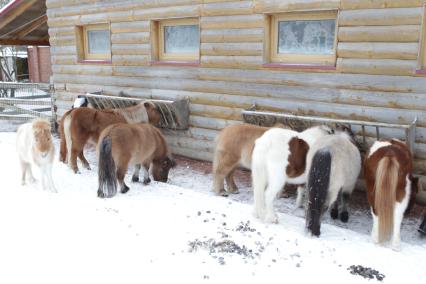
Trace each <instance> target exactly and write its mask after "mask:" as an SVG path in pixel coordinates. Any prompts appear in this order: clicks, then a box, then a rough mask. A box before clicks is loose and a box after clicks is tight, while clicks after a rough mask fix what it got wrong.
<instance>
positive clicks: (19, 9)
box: [0, 0, 37, 30]
mask: <svg viewBox="0 0 426 284" xmlns="http://www.w3.org/2000/svg"><path fill="white" fill-rule="evenodd" d="M36 2H37V0H27V1H22V2H21V1H20V2H16V3H14V4H12V5H13V6H11V8H10V11H9V12H8V13H6V14H5V16H3V17H2V18H1V21H0V30H1V29H2V28H4V27H5V26H7V25H8V24H9V23H10V22H12V21H13V20H14V19H16V18H17V17H18V16H19V15H21V14H22V13H23V12H25V11H26V10H27V9H28V8H30V7H31V6H32V5H34V3H36ZM15 4H17V5H15Z"/></svg>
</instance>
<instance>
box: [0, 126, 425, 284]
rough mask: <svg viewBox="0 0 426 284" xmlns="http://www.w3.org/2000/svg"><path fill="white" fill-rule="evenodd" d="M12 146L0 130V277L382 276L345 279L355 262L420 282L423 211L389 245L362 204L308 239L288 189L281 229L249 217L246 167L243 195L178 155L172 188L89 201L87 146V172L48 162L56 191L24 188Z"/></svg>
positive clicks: (92, 176)
mask: <svg viewBox="0 0 426 284" xmlns="http://www.w3.org/2000/svg"><path fill="white" fill-rule="evenodd" d="M56 142H57V141H56ZM14 145H15V134H14V133H6V132H0V157H1V160H0V172H1V179H2V183H1V187H0V192H1V198H0V230H1V231H0V271H1V273H0V283H163V282H166V281H168V282H173V283H181V282H184V281H185V282H186V283H200V282H203V281H204V282H206V283H219V282H223V281H226V282H231V281H235V280H236V281H239V282H241V283H243V282H252V281H259V280H271V281H274V282H281V281H282V282H285V281H286V280H290V281H302V282H301V283H304V282H303V281H310V282H312V281H315V282H317V281H318V280H320V281H321V280H324V281H325V280H329V281H330V280H331V281H332V283H334V282H337V281H339V282H340V283H363V282H371V281H372V282H376V281H377V280H375V279H373V280H367V279H364V278H362V277H361V276H358V275H352V274H350V273H349V271H348V270H347V269H348V267H350V266H351V265H363V266H365V267H371V268H374V269H376V270H378V271H379V272H380V273H382V274H384V275H385V278H384V283H401V282H403V281H404V282H405V283H424V281H425V279H426V264H425V259H426V239H425V238H420V237H419V235H418V233H417V232H416V230H417V227H418V225H419V222H420V220H419V215H420V213H421V210H422V208H416V212H420V213H417V214H414V215H412V216H411V217H409V218H407V219H406V220H405V221H404V225H403V231H402V239H403V243H402V248H401V251H400V252H395V251H393V250H391V249H389V248H386V247H382V246H377V245H374V244H373V243H372V242H371V240H370V237H369V231H370V228H371V221H370V216H369V213H368V210H367V208H366V206H365V205H353V206H352V207H351V209H352V210H351V211H350V214H351V217H350V222H349V223H348V224H344V225H342V224H341V223H340V222H334V221H333V220H330V219H329V218H328V217H327V218H326V220H325V223H326V224H323V226H322V228H321V229H322V235H321V237H320V238H311V237H308V236H306V235H305V233H304V219H303V211H302V210H298V211H295V212H292V206H293V204H294V197H293V196H291V197H290V198H288V199H280V200H277V202H276V206H277V209H279V211H280V212H282V213H280V215H279V217H280V220H279V221H280V222H279V224H277V225H275V224H274V225H266V224H263V223H261V222H259V221H258V220H256V219H254V218H252V215H251V210H252V206H251V204H252V197H251V192H250V187H249V182H248V178H247V177H248V175H247V173H239V175H238V177H239V181H238V184H239V185H240V186H241V187H242V188H241V189H240V190H241V193H240V194H238V195H233V196H231V197H230V198H223V197H216V196H214V195H213V194H212V193H211V191H210V184H211V174H210V173H209V170H208V166H209V165H208V164H207V163H204V164H203V163H194V162H193V161H190V160H185V159H179V160H178V167H177V168H176V169H174V170H172V172H171V178H170V181H169V183H168V184H162V183H155V182H153V183H152V184H150V185H149V186H143V185H142V184H140V183H138V184H131V183H130V182H129V184H130V186H131V190H130V191H129V193H128V194H126V195H122V194H118V195H117V196H116V197H114V198H112V199H108V200H102V199H99V198H97V197H96V187H97V175H96V157H95V155H94V152H93V149H89V153H88V155H87V156H88V158H89V162H90V163H91V164H92V166H93V170H92V171H87V170H85V169H81V171H82V174H80V175H75V174H73V173H72V172H71V170H69V169H68V168H67V166H65V165H64V164H61V163H59V162H57V159H55V166H54V170H53V177H54V181H55V184H56V186H57V188H58V191H59V193H58V194H52V193H49V192H45V191H42V190H40V189H39V188H38V186H37V184H33V185H27V186H21V185H20V178H19V168H18V160H17V156H16V152H15V146H14ZM197 165H198V166H199V167H198V166H197ZM127 179H128V180H129V179H130V176H128V177H127ZM305 283H306V282H305Z"/></svg>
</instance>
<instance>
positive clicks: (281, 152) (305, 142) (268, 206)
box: [252, 126, 332, 223]
mask: <svg viewBox="0 0 426 284" xmlns="http://www.w3.org/2000/svg"><path fill="white" fill-rule="evenodd" d="M331 132H332V131H331V129H330V128H329V127H327V126H316V127H311V128H309V129H307V130H305V131H303V132H301V133H299V132H296V131H293V130H289V129H280V128H272V129H270V130H268V131H266V132H265V133H264V134H263V135H262V136H261V137H260V138H258V139H257V140H256V142H255V147H254V150H253V156H252V180H253V192H254V207H255V208H254V214H255V216H256V217H258V218H260V219H263V220H264V221H265V222H271V223H276V222H277V221H278V219H277V216H276V214H275V211H274V206H273V202H274V200H275V198H276V196H277V193H278V192H280V190H281V189H282V188H283V186H284V185H285V184H286V183H289V184H303V183H305V182H306V173H305V168H306V155H307V152H308V150H309V148H310V147H311V146H312V145H313V144H314V143H315V141H316V140H317V139H319V138H320V137H322V136H325V135H329V134H330V133H331Z"/></svg>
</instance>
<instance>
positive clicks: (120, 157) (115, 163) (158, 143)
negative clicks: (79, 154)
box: [97, 123, 175, 198]
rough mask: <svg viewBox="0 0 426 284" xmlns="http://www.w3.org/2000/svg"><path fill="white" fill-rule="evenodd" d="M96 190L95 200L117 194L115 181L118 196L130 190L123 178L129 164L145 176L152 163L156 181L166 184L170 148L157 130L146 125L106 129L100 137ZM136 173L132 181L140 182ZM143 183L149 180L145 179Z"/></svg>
mask: <svg viewBox="0 0 426 284" xmlns="http://www.w3.org/2000/svg"><path fill="white" fill-rule="evenodd" d="M97 149H98V153H99V170H98V176H99V188H98V197H101V198H105V197H113V196H114V195H115V194H116V193H117V182H116V181H117V179H118V183H119V184H120V192H121V193H126V192H127V191H129V187H128V186H127V185H126V184H125V183H124V176H125V174H126V172H127V168H128V166H129V164H133V165H143V166H144V170H145V174H147V172H148V168H149V165H150V164H151V163H152V175H153V178H154V180H155V181H161V182H167V179H168V175H169V170H170V168H172V167H174V166H175V162H174V161H173V159H172V158H171V153H170V150H169V147H168V146H167V143H166V140H165V139H164V136H163V135H162V134H161V132H160V130H158V129H157V128H155V127H154V126H152V125H150V124H147V123H138V124H127V123H117V124H114V125H111V126H108V127H107V128H105V130H104V131H102V133H101V135H100V137H99V143H98V146H97ZM139 169H140V167H139V166H137V167H135V171H134V174H133V177H132V181H137V180H139ZM144 180H145V182H149V177H148V178H147V176H146V175H145V179H144Z"/></svg>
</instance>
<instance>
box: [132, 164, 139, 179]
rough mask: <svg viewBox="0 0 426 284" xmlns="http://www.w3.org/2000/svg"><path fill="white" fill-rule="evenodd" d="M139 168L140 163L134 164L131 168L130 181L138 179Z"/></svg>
mask: <svg viewBox="0 0 426 284" xmlns="http://www.w3.org/2000/svg"><path fill="white" fill-rule="evenodd" d="M140 170H141V164H136V165H135V167H134V170H133V175H132V182H138V181H139V171H140Z"/></svg>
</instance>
